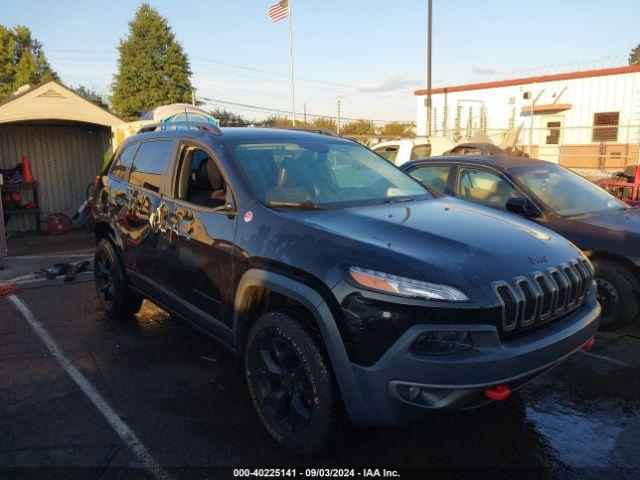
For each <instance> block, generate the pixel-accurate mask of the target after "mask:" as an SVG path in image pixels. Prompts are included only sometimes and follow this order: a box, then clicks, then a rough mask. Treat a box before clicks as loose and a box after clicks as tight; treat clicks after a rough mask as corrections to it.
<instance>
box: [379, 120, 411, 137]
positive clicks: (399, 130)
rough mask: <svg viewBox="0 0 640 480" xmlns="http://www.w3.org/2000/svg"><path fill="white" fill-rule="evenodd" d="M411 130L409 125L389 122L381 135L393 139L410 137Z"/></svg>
mask: <svg viewBox="0 0 640 480" xmlns="http://www.w3.org/2000/svg"><path fill="white" fill-rule="evenodd" d="M411 130H412V125H411V124H409V123H400V122H391V123H387V124H386V125H385V126H384V128H383V129H382V134H383V135H388V136H393V137H410V136H411V134H412V132H411Z"/></svg>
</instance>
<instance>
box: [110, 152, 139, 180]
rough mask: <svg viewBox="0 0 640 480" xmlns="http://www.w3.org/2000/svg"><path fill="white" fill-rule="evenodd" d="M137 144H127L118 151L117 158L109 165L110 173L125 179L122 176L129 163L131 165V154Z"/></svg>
mask: <svg viewBox="0 0 640 480" xmlns="http://www.w3.org/2000/svg"><path fill="white" fill-rule="evenodd" d="M137 146H138V144H137V143H136V144H131V145H128V146H126V147H125V148H124V149H123V150H122V151H121V152H120V155H118V158H117V159H116V161H115V162H114V163H113V166H112V167H111V175H113V176H114V177H117V178H120V179H122V180H124V179H125V178H124V177H125V175H126V174H127V169H128V168H129V165H131V162H132V161H133V155H134V154H135V153H136V147H137Z"/></svg>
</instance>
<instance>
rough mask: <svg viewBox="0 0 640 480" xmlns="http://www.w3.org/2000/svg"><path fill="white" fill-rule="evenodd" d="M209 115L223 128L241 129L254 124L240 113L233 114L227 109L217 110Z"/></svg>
mask: <svg viewBox="0 0 640 480" xmlns="http://www.w3.org/2000/svg"><path fill="white" fill-rule="evenodd" d="M209 115H211V116H212V117H213V118H215V119H216V120H218V121H219V122H220V126H221V127H241V126H246V125H250V124H251V123H252V122H251V121H250V120H247V119H246V118H244V117H243V116H242V115H240V114H239V113H235V112H231V111H229V110H227V109H226V108H216V109H215V110H214V111H212V112H209Z"/></svg>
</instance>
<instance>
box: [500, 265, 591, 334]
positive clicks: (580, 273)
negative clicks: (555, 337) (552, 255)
mask: <svg viewBox="0 0 640 480" xmlns="http://www.w3.org/2000/svg"><path fill="white" fill-rule="evenodd" d="M593 273H594V272H593V267H592V266H591V264H590V263H589V261H587V260H585V259H584V258H577V259H575V260H572V261H570V262H568V263H563V264H561V265H559V266H558V267H555V268H549V269H547V270H546V271H544V272H534V273H532V274H531V275H530V276H528V277H525V276H520V277H515V278H513V279H512V280H511V281H508V282H507V281H499V282H494V284H493V289H494V291H495V292H496V295H497V296H498V299H499V300H500V304H501V306H502V325H501V329H502V332H503V333H508V334H511V333H515V332H517V331H521V330H525V329H527V328H529V327H533V326H536V325H540V324H542V323H547V322H550V321H553V320H558V319H559V318H561V317H563V316H565V315H566V314H568V313H570V312H572V311H573V310H575V309H576V308H578V307H579V306H580V305H582V304H583V303H584V300H585V298H586V295H587V293H588V292H589V288H590V286H591V284H592V283H593Z"/></svg>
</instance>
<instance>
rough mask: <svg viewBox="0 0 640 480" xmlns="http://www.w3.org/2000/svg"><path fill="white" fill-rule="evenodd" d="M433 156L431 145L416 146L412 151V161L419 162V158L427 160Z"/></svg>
mask: <svg viewBox="0 0 640 480" xmlns="http://www.w3.org/2000/svg"><path fill="white" fill-rule="evenodd" d="M430 156H431V145H416V146H415V147H413V148H412V149H411V158H410V160H417V159H418V158H427V157H430Z"/></svg>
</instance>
